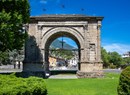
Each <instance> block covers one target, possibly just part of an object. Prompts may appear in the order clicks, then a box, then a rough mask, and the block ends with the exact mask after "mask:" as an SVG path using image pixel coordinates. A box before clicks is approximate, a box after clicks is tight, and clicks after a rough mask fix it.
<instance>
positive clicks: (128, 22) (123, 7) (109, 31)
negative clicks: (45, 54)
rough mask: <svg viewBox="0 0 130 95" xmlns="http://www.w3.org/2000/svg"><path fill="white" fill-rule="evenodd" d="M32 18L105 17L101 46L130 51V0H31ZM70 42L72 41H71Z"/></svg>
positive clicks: (120, 51)
mask: <svg viewBox="0 0 130 95" xmlns="http://www.w3.org/2000/svg"><path fill="white" fill-rule="evenodd" d="M29 1H30V4H31V16H36V15H42V14H84V15H91V16H103V17H104V19H103V22H102V28H101V44H102V46H103V47H104V48H105V49H106V50H107V51H117V52H118V53H120V54H122V53H125V52H127V51H130V0H29ZM69 42H70V41H69Z"/></svg>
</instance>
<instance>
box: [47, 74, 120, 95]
mask: <svg viewBox="0 0 130 95" xmlns="http://www.w3.org/2000/svg"><path fill="white" fill-rule="evenodd" d="M118 81H119V74H116V73H113V74H112V73H108V74H106V75H105V77H104V78H97V79H46V80H45V82H46V85H47V90H48V95H117V86H118Z"/></svg>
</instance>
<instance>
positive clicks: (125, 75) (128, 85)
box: [117, 66, 130, 95]
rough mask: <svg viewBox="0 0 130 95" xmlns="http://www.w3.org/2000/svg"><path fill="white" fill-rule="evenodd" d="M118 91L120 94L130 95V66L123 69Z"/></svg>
mask: <svg viewBox="0 0 130 95" xmlns="http://www.w3.org/2000/svg"><path fill="white" fill-rule="evenodd" d="M117 91H118V95H130V66H128V67H127V68H125V69H124V70H123V71H122V73H121V75H120V81H119V86H118V88H117Z"/></svg>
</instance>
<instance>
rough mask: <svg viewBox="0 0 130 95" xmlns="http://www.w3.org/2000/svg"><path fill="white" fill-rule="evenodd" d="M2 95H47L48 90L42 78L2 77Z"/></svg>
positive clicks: (0, 84)
mask: <svg viewBox="0 0 130 95" xmlns="http://www.w3.org/2000/svg"><path fill="white" fill-rule="evenodd" d="M0 95H47V89H46V85H45V82H44V80H43V79H42V78H37V77H29V78H17V77H16V76H15V75H0Z"/></svg>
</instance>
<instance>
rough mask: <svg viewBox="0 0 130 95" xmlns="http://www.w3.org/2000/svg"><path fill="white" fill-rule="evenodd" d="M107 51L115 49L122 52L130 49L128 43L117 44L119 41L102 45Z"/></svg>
mask: <svg viewBox="0 0 130 95" xmlns="http://www.w3.org/2000/svg"><path fill="white" fill-rule="evenodd" d="M103 47H104V48H105V49H106V50H107V51H108V52H113V51H116V52H118V53H119V54H124V53H126V52H127V51H130V45H125V44H119V43H113V44H109V45H104V46H103Z"/></svg>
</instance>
